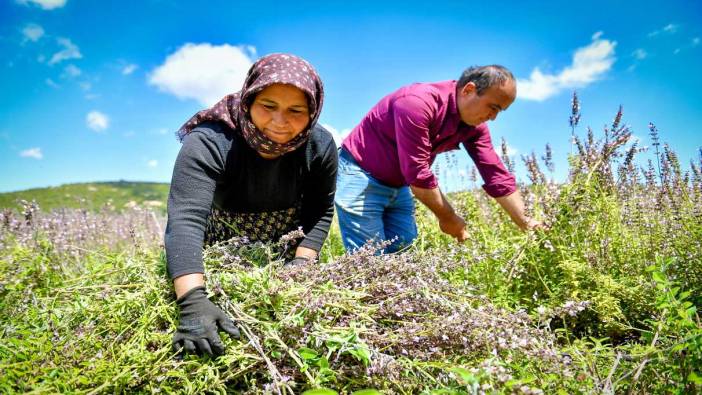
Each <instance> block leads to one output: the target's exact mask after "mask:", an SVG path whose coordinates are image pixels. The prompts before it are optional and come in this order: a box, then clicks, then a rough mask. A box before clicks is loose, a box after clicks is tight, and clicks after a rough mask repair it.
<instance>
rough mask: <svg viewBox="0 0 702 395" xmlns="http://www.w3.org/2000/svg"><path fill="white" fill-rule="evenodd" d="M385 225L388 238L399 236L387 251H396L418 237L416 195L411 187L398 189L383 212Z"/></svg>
mask: <svg viewBox="0 0 702 395" xmlns="http://www.w3.org/2000/svg"><path fill="white" fill-rule="evenodd" d="M383 227H384V228H385V237H387V239H388V240H391V239H393V238H397V239H396V240H395V241H394V242H393V243H392V244H391V245H390V246H388V247H387V248H386V249H385V251H386V252H396V251H398V250H400V249H402V248H404V247H407V246H409V245H410V244H412V242H413V241H414V239H416V238H417V223H416V222H415V219H414V197H413V196H412V192H411V191H410V188H409V187H402V188H398V189H397V195H396V196H395V198H394V199H392V200H391V201H390V204H389V205H388V207H387V208H386V209H385V212H384V214H383Z"/></svg>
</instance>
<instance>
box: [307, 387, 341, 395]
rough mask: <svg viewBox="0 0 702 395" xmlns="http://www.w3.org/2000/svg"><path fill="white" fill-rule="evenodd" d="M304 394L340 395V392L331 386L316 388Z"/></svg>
mask: <svg viewBox="0 0 702 395" xmlns="http://www.w3.org/2000/svg"><path fill="white" fill-rule="evenodd" d="M302 395H339V393H338V392H336V391H334V390H330V389H329V388H315V389H312V390H307V391H305V392H303V393H302Z"/></svg>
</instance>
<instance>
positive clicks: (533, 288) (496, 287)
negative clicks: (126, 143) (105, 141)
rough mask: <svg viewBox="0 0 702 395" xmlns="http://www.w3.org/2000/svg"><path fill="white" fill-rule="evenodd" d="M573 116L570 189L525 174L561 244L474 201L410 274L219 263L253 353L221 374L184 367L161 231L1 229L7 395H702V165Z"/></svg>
mask: <svg viewBox="0 0 702 395" xmlns="http://www.w3.org/2000/svg"><path fill="white" fill-rule="evenodd" d="M574 99H575V100H574V103H573V114H572V116H571V126H572V128H573V130H572V131H573V137H574V142H573V147H574V148H573V153H572V154H571V155H570V157H569V163H570V169H569V178H568V181H567V182H566V183H563V184H556V183H553V182H552V181H550V180H549V179H548V177H547V176H546V175H545V174H544V172H543V171H542V170H541V169H542V168H550V167H551V166H552V163H551V161H552V158H551V154H550V149H549V148H548V147H547V149H546V153H545V154H544V155H543V156H540V157H537V155H535V154H532V155H530V156H526V157H523V158H522V162H523V164H524V165H525V166H526V169H527V171H528V175H529V182H528V184H526V185H521V188H522V193H523V194H524V195H525V197H526V201H527V205H528V209H529V210H530V211H531V214H532V215H533V216H535V217H536V218H539V219H541V220H543V221H545V222H546V223H548V225H549V226H550V229H549V230H547V231H538V232H530V233H522V232H520V231H518V230H517V228H516V227H515V226H514V225H513V224H511V221H510V220H509V218H507V216H506V215H505V214H504V213H503V212H502V211H501V210H500V209H499V207H498V206H497V205H496V204H495V203H494V201H492V200H491V199H489V198H488V197H487V196H486V195H485V193H484V192H482V191H479V190H476V191H472V192H461V193H456V194H453V195H451V196H450V198H451V200H452V201H453V203H454V204H455V206H456V208H457V210H458V211H460V213H462V214H463V216H465V217H466V219H467V222H468V223H469V227H470V235H471V237H470V239H469V240H467V241H466V242H465V243H463V244H457V243H455V242H453V241H452V240H451V239H450V238H449V237H448V236H445V235H443V234H442V233H441V232H440V231H439V229H438V226H437V224H436V222H435V220H434V219H433V217H432V216H431V215H430V213H428V212H427V211H426V210H425V209H423V208H422V207H419V210H418V211H419V212H418V223H419V227H420V237H419V239H418V241H417V243H416V244H415V245H414V246H413V247H412V248H411V249H410V250H408V251H404V252H402V253H398V254H392V255H378V254H376V251H377V250H378V249H379V248H382V245H380V246H377V245H376V246H371V245H369V246H367V247H366V248H364V249H362V250H361V251H358V252H357V253H355V254H353V255H346V254H344V253H343V249H342V248H341V243H340V239H339V233H338V229H333V230H332V232H331V234H330V237H329V239H328V240H327V242H326V244H325V246H324V248H323V251H322V255H321V259H320V261H321V262H320V263H310V264H304V265H298V266H293V267H288V266H283V265H282V262H281V261H280V260H278V259H277V257H276V256H274V255H273V254H272V253H271V251H273V249H272V248H271V246H265V245H258V244H248V243H247V242H246V240H245V239H232V240H229V241H227V242H224V243H221V244H218V245H215V246H213V247H211V248H209V249H208V250H207V251H206V253H205V257H206V258H205V264H206V270H207V273H206V275H207V284H208V291H209V292H210V294H211V298H212V300H213V301H214V302H215V303H217V304H218V305H219V306H220V307H221V308H222V309H223V310H224V311H225V312H226V313H228V314H229V315H230V316H231V317H232V318H234V319H235V320H236V321H237V323H238V325H239V326H240V329H241V332H242V337H241V339H240V340H235V339H230V338H228V337H226V336H224V337H223V340H224V342H225V345H226V347H227V349H226V353H225V355H223V356H221V357H219V358H216V359H210V358H208V357H197V356H186V357H185V358H180V357H179V356H178V355H176V354H175V353H174V352H173V351H172V350H171V344H170V341H171V337H172V335H173V332H174V330H175V327H176V324H177V308H176V305H175V303H174V294H173V290H172V285H171V284H170V283H169V281H168V279H167V275H166V266H165V259H164V253H163V246H162V233H163V222H164V219H163V218H162V215H160V214H158V213H153V212H151V211H149V210H147V209H139V208H134V209H130V210H127V211H124V212H117V211H115V210H113V209H110V208H109V207H106V208H104V209H102V210H99V211H88V210H81V209H55V210H52V211H48V210H46V211H42V209H41V208H39V207H37V205H35V204H32V203H29V202H23V203H22V205H21V206H19V207H18V209H17V210H4V211H3V212H2V214H1V216H0V229H1V230H0V392H2V393H25V392H27V393H64V392H69V393H88V394H98V393H272V394H293V393H295V394H297V393H306V394H335V393H343V394H351V393H356V394H377V393H387V394H418V393H424V394H483V393H484V394H492V393H510V394H511V393H522V394H572V393H629V394H642V393H699V392H700V391H702V326H701V325H700V318H699V313H698V308H699V307H700V306H702V173H701V172H700V165H702V157H701V158H700V161H697V160H696V161H695V162H694V163H691V164H690V166H687V165H684V164H681V163H679V160H678V159H677V156H676V155H675V153H674V152H672V150H671V149H670V148H669V147H668V146H666V145H665V144H663V143H662V142H661V141H659V135H658V131H657V130H656V128H655V126H653V125H650V135H651V136H650V137H651V146H650V148H648V149H647V150H644V149H642V148H641V147H640V146H639V145H638V144H636V143H631V142H629V141H628V140H629V139H630V136H631V133H630V131H629V129H628V128H627V127H626V126H625V125H624V124H623V123H622V120H621V117H622V115H621V111H619V113H617V114H616V116H615V118H614V121H613V123H612V124H611V125H609V126H608V127H607V128H605V130H604V131H600V132H597V133H595V132H593V131H591V130H589V129H587V130H586V131H583V132H582V133H581V134H583V135H585V137H584V138H582V139H580V138H577V137H576V136H577V135H578V133H577V132H578V123H579V117H580V115H579V108H578V107H579V106H578V103H577V98H574ZM503 148H504V151H506V144H504V143H503ZM646 157H647V158H650V160H649V161H648V164H647V165H644V166H643V167H641V166H640V165H639V164H640V163H646V162H645V161H643V160H644V159H645V158H646ZM503 159H504V160H505V162H506V163H507V165H508V166H510V167H511V168H513V167H514V166H515V163H513V162H512V160H511V159H510V158H509V157H507V156H506V154H505V156H504V158H503ZM285 242H286V240H282V241H281V243H285Z"/></svg>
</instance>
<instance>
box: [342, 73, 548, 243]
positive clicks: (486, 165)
mask: <svg viewBox="0 0 702 395" xmlns="http://www.w3.org/2000/svg"><path fill="white" fill-rule="evenodd" d="M516 94H517V89H516V81H515V79H514V76H513V75H512V73H511V72H510V71H509V70H507V69H506V68H504V67H502V66H498V65H491V66H481V67H470V68H468V69H466V70H465V71H464V72H463V74H462V75H461V78H460V79H459V80H458V81H444V82H437V83H421V84H412V85H409V86H406V87H403V88H400V89H399V90H397V91H395V92H393V93H391V94H390V95H388V96H386V97H384V98H383V99H382V100H380V102H379V103H378V104H376V105H375V107H373V108H372V109H371V110H370V112H369V113H368V114H367V115H366V116H365V117H364V118H363V120H362V121H361V123H360V124H359V125H358V126H356V127H355V128H354V129H353V131H351V133H350V134H349V136H348V137H346V139H344V141H343V143H342V149H341V152H340V154H339V172H338V176H337V187H336V197H335V205H336V209H337V213H338V216H339V225H340V228H341V236H342V239H343V242H344V246H345V247H346V249H347V250H349V251H352V250H355V249H357V248H359V247H361V246H362V245H363V244H365V243H366V242H367V241H368V240H371V239H373V240H394V241H393V243H392V244H391V245H390V246H388V247H387V248H386V249H385V251H386V252H394V251H397V250H399V249H400V248H402V247H404V246H406V245H409V244H411V243H412V241H413V240H414V239H415V238H416V237H417V225H416V223H415V221H414V200H413V198H412V195H414V196H415V197H416V198H417V199H418V200H419V201H420V202H422V203H423V204H425V205H426V206H427V207H428V208H429V209H430V210H431V211H432V212H433V213H434V215H436V218H437V219H438V220H439V227H440V228H441V230H442V231H443V232H444V233H446V234H449V235H451V236H453V237H454V238H456V240H457V241H459V242H461V241H464V240H465V239H466V238H467V237H468V232H467V230H466V223H465V221H464V220H463V218H461V217H460V216H459V215H457V214H456V213H455V211H454V210H453V207H451V204H450V203H449V202H448V200H447V199H446V197H445V196H444V194H443V193H442V192H441V190H440V189H439V186H438V185H439V184H438V181H437V178H436V176H435V175H434V174H433V173H432V171H431V168H430V167H431V164H432V163H433V161H434V159H435V158H436V155H437V154H439V153H441V152H446V151H450V150H454V149H458V145H459V144H460V143H462V144H463V146H464V147H465V149H466V150H467V151H468V154H469V155H470V157H471V158H472V159H473V161H474V162H475V165H476V167H477V168H478V171H479V172H480V175H481V176H482V178H483V181H484V182H485V184H484V185H483V189H485V191H486V192H487V193H488V195H490V196H492V197H493V198H495V199H496V200H497V202H498V203H499V204H500V205H501V206H502V208H504V210H505V211H506V212H507V213H508V214H509V216H510V218H511V219H512V221H514V223H515V224H516V225H517V226H519V227H520V228H521V229H523V230H526V229H532V228H536V227H542V226H543V225H542V224H541V223H540V222H538V221H536V220H534V219H531V218H529V217H527V216H526V215H525V213H524V201H523V200H522V197H521V194H520V193H519V191H518V190H517V187H516V183H515V179H514V176H513V175H512V174H511V173H509V172H508V171H507V169H506V168H505V166H504V165H503V164H502V161H501V160H500V158H499V156H498V155H497V153H496V152H495V149H494V148H493V145H492V141H491V138H490V131H489V129H488V127H487V124H486V122H487V121H489V120H490V121H494V120H495V118H497V115H498V114H499V113H500V112H501V111H504V110H506V109H507V108H508V107H509V106H510V105H511V104H512V102H513V101H514V99H515V97H516Z"/></svg>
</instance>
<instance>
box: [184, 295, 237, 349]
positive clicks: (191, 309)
mask: <svg viewBox="0 0 702 395" xmlns="http://www.w3.org/2000/svg"><path fill="white" fill-rule="evenodd" d="M176 303H178V306H180V320H179V322H178V330H177V331H176V334H175V335H174V336H173V349H174V351H179V350H184V351H185V352H186V353H196V354H202V353H204V354H207V355H209V356H211V357H212V356H217V355H222V354H223V353H224V344H222V340H221V339H220V338H219V334H218V333H217V332H218V329H221V330H223V331H224V332H227V333H228V334H229V335H231V336H233V337H234V338H236V339H238V338H239V328H237V327H236V325H235V324H234V321H232V320H231V319H230V318H229V317H227V315H226V314H224V312H223V311H222V310H221V309H220V308H219V307H217V306H216V305H215V304H214V303H212V302H211V301H210V300H209V299H208V298H207V292H205V287H204V286H199V287H195V288H193V289H191V290H189V291H188V292H186V293H185V295H183V296H181V297H180V298H179V299H178V300H177V301H176Z"/></svg>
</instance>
